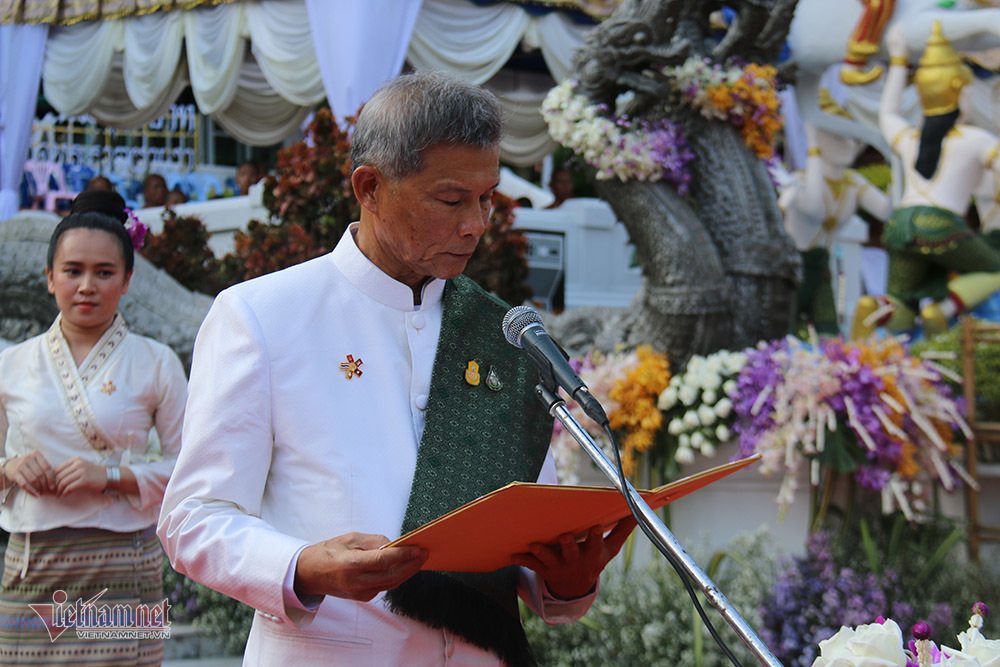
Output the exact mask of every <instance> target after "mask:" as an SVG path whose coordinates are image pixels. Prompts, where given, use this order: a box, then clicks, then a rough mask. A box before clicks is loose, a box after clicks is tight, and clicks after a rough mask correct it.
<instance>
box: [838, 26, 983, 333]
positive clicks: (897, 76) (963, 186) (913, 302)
mask: <svg viewBox="0 0 1000 667" xmlns="http://www.w3.org/2000/svg"><path fill="white" fill-rule="evenodd" d="M886 43H887V45H888V47H889V53H890V56H891V59H890V68H889V74H888V76H887V78H886V81H885V87H884V91H883V95H882V105H881V108H880V112H879V125H880V127H881V130H882V133H883V135H884V137H885V139H886V141H887V142H888V143H889V145H890V146H891V147H892V150H893V152H894V153H895V154H896V155H897V156H898V157H899V160H900V163H901V166H902V170H903V175H904V184H903V194H902V198H901V200H900V201H899V203H898V205H897V206H896V208H895V210H894V211H893V214H892V217H891V218H890V219H889V221H888V222H887V223H886V226H885V230H884V232H883V235H882V242H883V245H884V246H885V248H886V250H887V252H888V253H889V277H888V294H887V295H886V296H884V297H877V298H875V297H865V298H863V299H862V300H860V301H859V303H858V309H857V312H856V314H855V321H854V329H853V333H854V335H865V334H866V333H868V332H870V331H871V329H872V328H873V327H874V326H877V325H884V326H886V327H887V328H888V329H889V330H890V331H902V330H906V329H909V328H911V327H912V326H913V325H914V323H915V319H916V315H917V312H918V311H920V314H921V317H922V320H923V326H924V330H925V332H926V333H936V332H939V331H942V330H944V328H946V326H947V321H948V319H949V318H950V317H951V316H953V315H955V314H956V313H958V312H960V311H961V310H963V309H965V308H971V307H972V306H975V305H976V304H978V303H980V302H981V301H982V300H984V299H985V298H987V297H988V296H990V295H991V294H992V293H993V292H994V291H996V290H998V289H1000V253H998V252H996V251H995V250H993V249H992V248H991V247H990V246H989V245H988V244H987V243H986V242H985V241H984V239H983V238H982V237H981V236H980V235H979V234H977V233H975V232H974V231H973V230H971V229H970V228H969V227H968V225H967V224H966V222H965V219H964V217H963V216H964V214H965V212H966V210H967V209H968V207H969V203H970V202H971V199H972V193H973V190H974V189H975V187H976V186H977V185H978V184H979V183H980V181H981V180H982V178H983V175H984V173H986V171H987V170H990V169H992V170H994V171H996V170H998V169H1000V160H998V155H1000V144H998V140H997V137H996V136H995V135H994V134H993V133H991V132H989V131H987V130H984V129H982V128H979V127H975V126H972V125H966V124H964V123H959V122H957V121H958V120H959V114H960V110H959V98H960V95H961V92H962V89H963V88H964V87H965V86H966V85H967V84H968V83H969V82H970V81H971V79H972V74H971V72H970V71H969V68H968V67H967V66H966V65H965V64H964V63H963V62H962V59H961V58H960V57H959V55H958V54H957V53H956V52H955V51H954V49H952V47H951V45H950V44H949V43H948V41H947V40H946V39H945V38H944V36H943V35H942V33H941V26H940V24H939V23H935V24H934V26H933V29H932V33H931V37H930V39H929V40H928V42H927V48H926V50H925V51H924V54H923V56H922V57H921V59H920V64H919V67H918V68H917V70H916V73H915V75H914V84H915V85H916V88H917V91H918V93H919V96H920V103H921V107H922V110H923V122H922V123H921V125H920V126H919V127H917V126H913V125H910V124H909V123H908V122H907V121H906V119H905V118H904V117H903V116H901V115H900V113H899V106H900V99H901V97H902V94H903V89H904V87H905V85H906V77H907V63H908V58H907V49H906V40H905V35H904V34H903V31H902V29H901V27H900V26H894V27H892V28H890V29H889V30H888V32H887V34H886ZM954 274H960V275H958V276H957V277H953V276H954ZM928 301H929V303H927V305H925V306H924V307H923V309H922V310H920V304H921V302H925V303H926V302H928Z"/></svg>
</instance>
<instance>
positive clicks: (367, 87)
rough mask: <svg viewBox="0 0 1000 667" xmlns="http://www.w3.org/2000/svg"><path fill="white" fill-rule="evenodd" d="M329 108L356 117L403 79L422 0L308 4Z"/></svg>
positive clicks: (316, 1)
mask: <svg viewBox="0 0 1000 667" xmlns="http://www.w3.org/2000/svg"><path fill="white" fill-rule="evenodd" d="M305 2H306V8H307V9H308V11H309V24H310V26H311V27H312V37H313V42H312V43H313V47H314V49H315V53H316V60H317V61H318V62H319V69H320V72H322V74H323V84H324V86H325V88H326V98H327V101H328V102H329V103H330V108H331V109H333V112H334V114H336V115H337V116H338V117H344V116H353V115H354V114H355V113H356V112H357V110H358V108H359V107H360V106H361V104H362V103H363V102H364V101H365V100H367V99H368V98H369V97H371V95H372V93H374V92H375V90H376V89H377V88H378V86H379V84H381V83H382V82H383V81H385V80H386V79H390V78H392V77H393V76H395V75H397V74H399V72H400V70H402V68H403V59H404V58H405V57H406V48H407V45H408V44H409V43H410V37H411V35H413V26H414V24H415V23H416V22H417V15H418V14H419V13H420V7H421V0H365V2H357V1H356V0H305Z"/></svg>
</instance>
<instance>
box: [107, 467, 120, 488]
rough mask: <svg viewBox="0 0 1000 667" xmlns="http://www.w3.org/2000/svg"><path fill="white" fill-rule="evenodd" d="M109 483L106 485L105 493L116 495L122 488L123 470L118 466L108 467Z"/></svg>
mask: <svg viewBox="0 0 1000 667" xmlns="http://www.w3.org/2000/svg"><path fill="white" fill-rule="evenodd" d="M107 471H108V481H107V484H105V485H104V493H115V494H117V493H118V491H119V490H120V489H121V488H122V469H121V468H119V467H118V466H108V467H107Z"/></svg>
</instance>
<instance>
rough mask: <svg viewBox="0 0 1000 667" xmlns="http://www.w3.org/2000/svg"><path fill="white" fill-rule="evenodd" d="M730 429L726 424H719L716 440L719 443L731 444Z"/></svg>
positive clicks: (716, 430)
mask: <svg viewBox="0 0 1000 667" xmlns="http://www.w3.org/2000/svg"><path fill="white" fill-rule="evenodd" d="M729 435H730V434H729V429H728V428H726V425H725V424H719V425H718V427H716V429H715V439H716V440H718V441H719V442H729Z"/></svg>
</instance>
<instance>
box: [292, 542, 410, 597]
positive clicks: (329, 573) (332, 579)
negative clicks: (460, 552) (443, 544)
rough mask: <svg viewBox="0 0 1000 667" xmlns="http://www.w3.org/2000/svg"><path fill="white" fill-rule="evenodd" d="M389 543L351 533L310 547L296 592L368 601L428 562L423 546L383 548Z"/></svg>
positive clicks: (297, 575) (297, 568) (301, 557)
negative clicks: (382, 547)
mask: <svg viewBox="0 0 1000 667" xmlns="http://www.w3.org/2000/svg"><path fill="white" fill-rule="evenodd" d="M388 543H389V539H388V538H387V537H385V536H384V535H366V534H363V533H348V534H346V535H341V536H340V537H334V538H332V539H329V540H326V541H325V542H320V543H318V544H313V545H311V546H308V547H306V548H305V549H303V550H302V553H300V554H299V560H298V563H297V564H296V566H295V593H296V594H297V595H299V596H303V595H333V596H334V597H338V598H346V599H348V600H357V601H360V602H367V601H368V600H371V599H372V598H373V597H375V596H376V595H378V594H379V593H380V592H381V591H385V590H389V589H390V588H395V587H396V586H398V585H399V584H401V583H403V582H404V581H406V580H407V579H409V578H410V577H412V576H413V575H414V574H416V573H417V572H418V571H419V570H420V567H421V566H422V565H423V564H424V563H425V562H427V557H428V553H427V551H426V550H425V549H420V548H419V547H392V548H389V549H379V547H381V546H382V545H383V544H388Z"/></svg>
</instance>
